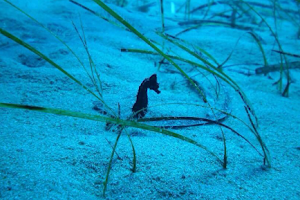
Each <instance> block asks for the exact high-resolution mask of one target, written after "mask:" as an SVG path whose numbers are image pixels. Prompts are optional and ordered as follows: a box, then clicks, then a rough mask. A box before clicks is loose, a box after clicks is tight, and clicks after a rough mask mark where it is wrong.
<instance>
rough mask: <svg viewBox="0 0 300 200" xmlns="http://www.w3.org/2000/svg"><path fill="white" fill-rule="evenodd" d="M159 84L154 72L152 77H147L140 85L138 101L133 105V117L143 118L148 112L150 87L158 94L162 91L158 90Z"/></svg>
mask: <svg viewBox="0 0 300 200" xmlns="http://www.w3.org/2000/svg"><path fill="white" fill-rule="evenodd" d="M158 88H159V84H158V83H157V76H156V74H153V75H152V76H150V78H146V79H145V80H144V81H143V82H142V83H141V85H140V87H139V91H138V94H137V96H136V102H135V103H134V105H133V107H132V112H133V113H134V114H133V117H134V118H137V119H140V118H143V117H144V116H145V115H146V113H147V107H148V94H147V91H148V89H150V90H154V91H155V92H156V93H157V94H159V93H160V91H159V90H158Z"/></svg>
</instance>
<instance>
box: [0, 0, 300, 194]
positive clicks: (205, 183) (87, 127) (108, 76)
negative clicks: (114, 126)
mask: <svg viewBox="0 0 300 200" xmlns="http://www.w3.org/2000/svg"><path fill="white" fill-rule="evenodd" d="M79 2H80V3H83V4H84V5H85V6H87V7H89V8H91V9H92V10H94V11H96V12H97V13H101V14H102V15H103V16H104V17H108V18H109V19H111V20H112V21H113V22H117V21H116V20H114V19H113V18H112V17H110V16H109V15H108V14H106V13H105V12H104V11H103V10H102V9H101V8H100V7H99V6H97V5H96V4H95V3H94V2H92V1H79ZM171 2H173V5H175V6H176V8H178V7H179V6H180V5H181V4H182V3H183V1H179V0H177V1H165V24H166V32H167V33H168V34H171V35H175V34H176V33H178V32H180V31H182V30H184V29H185V28H187V27H188V26H183V25H178V22H182V21H185V20H184V14H183V11H181V12H178V13H176V14H172V12H171V8H170V5H171ZM205 2H206V1H203V4H205ZM280 2H282V4H283V6H286V7H290V8H291V9H292V8H295V10H296V7H293V4H292V3H290V4H288V5H287V4H286V3H285V1H280ZM12 3H14V4H16V5H18V6H19V7H20V8H22V9H23V10H24V11H26V12H27V13H29V14H30V15H32V16H33V17H34V18H36V19H38V20H39V21H40V22H41V23H42V24H43V25H45V26H46V27H47V28H49V29H50V30H51V31H53V32H54V33H55V34H57V35H58V36H59V37H60V38H61V39H62V40H63V41H65V42H66V44H68V45H69V46H70V48H72V49H73V50H74V52H76V54H77V55H78V57H79V58H80V59H82V61H83V63H84V64H85V65H86V66H87V67H89V60H88V56H87V54H86V52H85V49H84V48H83V45H82V43H81V41H80V38H79V37H78V34H77V33H76V31H75V29H74V27H73V25H72V21H73V22H74V24H75V25H76V27H77V28H78V30H79V32H80V33H81V34H82V32H81V28H80V19H81V20H82V23H83V29H84V33H85V37H86V40H87V44H88V48H89V51H90V54H91V56H92V58H93V60H94V62H95V64H96V66H97V67H98V70H99V73H100V74H101V80H102V85H103V96H104V99H105V102H106V103H107V104H108V105H109V106H110V107H111V108H112V109H113V110H114V111H115V112H117V110H118V104H119V105H120V110H121V118H122V119H126V118H127V117H128V116H129V115H130V114H131V108H132V105H133V104H134V102H135V100H136V94H137V91H138V88H139V85H140V84H141V82H142V81H143V80H144V79H145V78H148V77H149V76H151V75H152V74H157V77H158V82H159V83H160V90H161V94H159V95H158V94H156V93H154V92H153V91H149V92H148V95H149V108H148V113H147V117H157V116H158V117H159V116H198V117H207V116H209V115H210V113H209V112H210V111H209V110H207V109H203V108H201V107H197V109H195V107H193V106H189V105H188V104H200V105H205V104H204V103H203V101H202V100H201V98H199V95H198V94H197V93H195V90H194V89H193V88H192V87H190V86H189V85H188V82H187V81H186V79H185V78H184V77H183V76H182V75H181V74H180V73H179V72H178V70H177V69H175V68H174V67H173V66H172V65H170V64H168V63H167V62H165V63H164V64H162V65H161V67H160V69H158V62H159V61H160V60H161V58H160V57H158V56H153V55H144V54H136V53H129V52H121V51H120V50H121V49H122V48H135V49H146V50H151V49H150V48H149V46H147V45H146V44H145V43H144V42H143V41H141V39H139V38H138V37H136V36H135V35H134V34H132V33H130V32H128V31H126V30H124V29H121V28H120V27H117V26H114V25H112V24H111V23H108V22H107V21H105V20H103V19H100V18H98V17H96V16H95V15H93V14H91V13H90V12H88V11H86V10H84V9H82V8H80V7H78V6H76V5H74V4H72V3H70V2H69V1H46V0H42V1H37V0H35V1H30V2H29V1H28V2H26V1H17V0H14V1H12ZM136 4H137V2H133V3H129V4H128V5H127V6H126V7H124V8H121V7H118V6H116V5H115V4H108V5H109V6H110V7H111V8H113V9H114V10H115V11H116V12H117V13H119V14H120V15H121V16H122V17H123V18H124V19H126V20H127V21H128V22H130V23H131V24H132V25H133V26H134V27H136V28H137V30H139V31H140V32H141V33H143V34H144V35H145V36H146V37H149V38H151V39H153V40H156V41H157V42H160V43H162V38H160V37H159V36H158V35H157V34H155V30H156V29H159V28H160V26H161V18H160V7H159V4H158V3H156V4H155V3H154V4H150V5H151V6H149V10H141V9H138V7H137V5H136ZM140 5H142V2H140ZM191 6H192V7H193V6H194V7H196V4H195V5H194V4H192V5H191ZM217 8H218V9H220V11H221V10H222V9H223V7H222V6H219V7H217ZM212 9H213V8H212ZM142 11H143V12H142ZM210 12H217V11H216V10H211V11H210ZM210 12H209V15H211V13H210ZM203 15H204V13H203V12H199V13H195V14H193V15H191V19H202V17H203ZM264 16H265V17H266V19H267V21H268V22H269V23H270V24H271V25H272V28H274V27H275V26H274V23H273V22H274V19H273V18H272V17H271V16H272V15H268V13H264ZM298 19H299V17H298ZM219 20H220V19H219ZM242 20H243V19H242ZM238 22H239V23H240V24H241V23H242V25H244V26H249V27H252V28H253V30H254V31H255V32H256V33H257V34H258V35H259V36H260V37H261V39H262V46H263V48H264V50H265V53H266V57H267V59H268V63H269V64H278V63H280V57H279V54H278V53H276V52H274V51H272V50H278V48H277V46H276V43H275V40H274V38H273V37H272V35H271V33H270V31H269V30H268V28H267V27H266V26H263V25H261V26H259V27H257V26H254V25H253V24H250V23H249V22H247V21H246V20H245V22H243V21H238ZM0 28H2V29H5V30H6V31H9V32H10V33H12V34H14V35H15V36H17V37H19V38H21V39H22V40H24V41H25V42H27V43H29V44H30V45H32V46H34V47H35V48H37V49H38V50H39V51H41V52H43V53H44V54H45V55H46V56H48V57H49V58H51V59H52V60H54V61H55V62H56V63H57V64H59V65H60V66H61V67H62V68H63V69H64V70H66V71H67V72H69V73H70V74H72V75H73V76H74V77H75V78H77V79H78V80H80V81H81V82H82V83H83V84H85V85H87V86H88V87H90V88H91V89H92V90H93V91H95V87H94V86H93V84H92V83H91V81H90V79H89V77H88V75H87V74H86V72H85V70H84V69H83V68H82V66H81V65H80V64H79V62H78V61H77V60H76V58H75V57H74V56H73V55H72V54H71V53H70V51H68V49H67V48H65V46H64V45H63V44H61V43H60V42H59V41H58V40H56V39H55V38H54V37H53V36H52V35H51V34H49V33H48V32H47V31H46V30H44V29H43V28H41V27H40V26H39V25H38V24H36V23H35V22H34V21H32V20H30V19H29V18H28V17H26V16H25V15H24V14H22V13H20V12H19V11H17V10H16V9H15V8H13V7H12V6H10V5H8V4H7V3H5V2H4V1H1V2H0ZM298 28H299V27H298ZM276 30H277V34H278V38H279V39H280V42H281V44H282V47H283V49H284V50H285V51H286V52H291V53H294V54H298V55H299V52H300V45H299V44H300V40H299V39H297V37H296V35H297V27H295V25H293V23H292V22H291V21H289V20H287V19H285V18H284V17H283V19H282V18H278V20H277V29H276ZM248 31H249V30H244V29H241V28H232V27H226V26H225V27H224V26H216V25H215V26H203V27H201V28H199V29H195V30H191V31H188V32H186V33H184V34H182V35H180V36H179V37H180V38H181V39H184V40H186V41H188V42H189V43H191V44H193V45H195V46H199V47H201V48H202V49H205V50H206V51H207V52H209V53H210V54H211V55H213V57H214V58H216V60H218V62H220V63H221V62H223V61H224V60H225V59H226V58H227V57H228V55H229V54H230V53H231V51H232V49H234V51H233V54H232V56H231V58H230V59H229V61H228V62H227V63H226V64H225V66H224V72H225V73H226V74H228V75H229V76H230V77H231V78H232V79H233V80H234V81H236V83H237V84H238V85H239V86H240V87H241V88H242V90H243V91H244V92H245V94H246V95H247V97H248V99H249V101H250V102H251V104H252V106H253V108H254V110H255V112H256V115H257V117H258V121H259V128H258V131H259V133H260V134H261V135H262V137H263V139H264V141H265V143H266V145H267V147H268V149H269V151H270V158H271V163H272V168H270V169H268V168H265V167H263V158H262V157H261V156H260V155H259V154H258V153H257V152H256V151H255V149H253V148H252V147H251V146H250V145H249V144H248V143H247V142H245V141H244V140H243V139H242V138H240V137H237V135H235V134H233V133H232V132H231V131H228V130H224V133H225V135H226V139H227V148H228V168H227V169H226V170H224V169H223V168H222V166H221V165H220V163H218V162H217V161H216V159H215V158H214V157H212V156H211V155H210V154H208V153H207V152H206V151H204V150H203V149H201V148H198V147H196V146H194V145H192V144H189V143H186V142H184V141H181V140H178V139H176V138H173V137H168V136H165V135H162V134H159V133H155V132H150V131H144V130H141V129H134V128H126V129H125V130H124V133H123V134H122V135H121V137H120V140H119V143H118V147H117V149H116V152H117V154H116V155H115V157H114V159H113V161H112V169H111V173H110V177H109V183H108V187H107V191H106V197H105V199H124V200H128V199H191V200H194V199H300V131H299V124H300V116H299V113H300V86H299V81H300V72H299V69H291V70H290V73H291V78H292V84H291V87H290V91H289V97H288V98H286V97H282V96H281V95H280V93H279V92H278V90H277V87H276V86H273V85H272V84H273V83H274V82H275V81H276V80H278V78H279V72H278V71H277V72H272V73H269V74H268V75H266V76H264V75H257V74H255V69H256V68H258V67H262V66H263V57H262V54H261V52H260V50H259V48H258V46H257V44H256V43H255V41H254V40H253V38H252V37H251V36H250V34H248V33H247V32H248ZM239 38H241V39H240V40H239V42H238V43H236V42H237V40H238V39H239ZM165 43H166V44H165V45H166V46H165V48H166V49H165V50H167V49H168V45H169V46H171V47H172V50H174V52H177V53H178V54H177V55H178V56H186V58H189V59H192V60H193V61H197V60H196V59H194V58H191V56H189V55H188V54H187V53H184V51H182V50H180V49H179V48H176V47H174V45H173V46H172V45H171V44H169V43H167V42H166V41H165ZM193 45H191V49H192V50H193V51H196V50H195V49H193V48H194V47H195V46H193ZM235 45H236V46H235ZM0 52H1V54H0V55H1V56H0V97H1V102H2V103H15V104H23V105H34V106H42V107H50V108H59V109H65V110H72V111H79V112H84V113H90V114H99V113H98V112H97V111H95V110H93V107H94V104H95V102H96V103H97V99H96V98H95V97H94V96H92V95H91V94H89V93H88V92H87V91H86V90H84V89H83V88H82V87H81V86H80V85H78V84H76V83H75V82H74V81H73V80H71V79H69V78H68V77H67V76H66V75H64V74H63V73H61V72H60V71H59V70H57V69H55V68H54V67H53V66H51V65H50V64H49V63H47V62H46V61H44V60H42V59H41V58H39V57H38V56H36V55H35V54H33V53H32V52H30V51H28V50H27V49H25V48H24V47H22V46H20V45H18V44H17V43H15V42H13V41H11V40H9V39H7V38H6V37H5V36H3V35H0ZM287 58H288V61H289V62H297V61H299V58H294V57H287ZM197 62H198V63H199V61H197ZM179 66H180V67H182V69H184V70H185V71H186V72H187V73H188V74H189V76H193V77H194V78H195V80H197V82H199V84H200V85H201V87H202V88H203V90H204V91H205V93H206V94H207V97H208V100H209V102H210V103H211V105H212V106H213V107H218V108H219V109H226V111H228V112H230V113H232V114H233V115H236V116H238V117H239V118H241V119H242V120H244V121H247V123H248V125H250V124H249V122H248V118H247V114H245V109H244V104H243V102H242V101H241V98H240V96H239V95H238V94H237V93H236V92H235V91H234V90H233V89H232V88H230V86H228V85H227V84H226V83H225V82H223V81H220V85H221V86H220V88H221V92H220V98H219V99H216V97H215V93H214V87H212V86H211V85H210V84H209V81H208V80H211V81H214V80H215V79H214V77H211V76H209V77H208V78H205V77H206V75H207V72H203V71H202V73H200V75H199V71H197V70H195V68H194V67H191V66H188V65H186V64H184V63H180V62H179ZM87 69H89V68H87ZM195 75H198V76H195ZM171 103H181V105H173V104H171ZM155 105H160V106H155ZM151 106H153V107H151ZM159 123H160V125H161V124H164V123H166V124H167V122H159ZM222 123H224V124H226V125H228V126H230V127H232V128H233V129H234V130H236V131H237V132H239V133H241V134H243V135H244V136H245V137H247V138H248V139H249V141H250V142H251V143H253V145H254V146H255V147H256V148H257V149H258V150H259V151H260V152H261V149H260V146H259V144H258V142H257V140H256V139H255V137H254V136H253V134H252V133H251V132H250V131H249V129H247V127H246V126H244V125H243V124H242V123H240V122H239V121H237V120H234V119H233V118H226V119H225V120H224V121H223V122H222ZM151 125H155V123H152V124H151ZM170 130H171V131H174V132H176V133H179V134H182V135H184V136H186V137H189V138H192V139H193V140H196V141H197V142H199V143H201V144H203V145H205V146H206V147H208V148H209V149H210V150H212V151H213V152H215V153H216V154H217V156H219V157H220V158H222V156H223V150H222V149H223V146H222V144H223V143H222V136H221V133H220V128H219V127H218V126H216V125H207V126H200V127H188V128H184V129H179V130H172V129H170ZM126 134H128V135H131V139H132V141H133V144H134V147H135V150H136V156H137V171H136V173H132V172H131V168H132V149H131V145H130V142H129V140H128V137H127V135H126ZM116 137H117V134H116V132H114V131H112V130H110V131H107V130H106V129H105V123H102V122H95V121H89V120H84V119H78V118H72V117H64V116H58V115H53V114H45V113H40V112H33V111H27V110H18V109H9V108H0V157H1V159H0V199H72V200H73V199H80V200H82V199H101V198H104V197H103V196H102V191H103V181H104V179H105V176H106V171H107V168H108V163H109V159H110V156H111V152H112V146H113V144H114V142H115V140H116Z"/></svg>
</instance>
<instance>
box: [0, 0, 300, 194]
mask: <svg viewBox="0 0 300 200" xmlns="http://www.w3.org/2000/svg"><path fill="white" fill-rule="evenodd" d="M4 1H5V2H6V3H7V4H9V5H10V6H12V7H14V8H15V9H16V10H18V12H21V13H23V14H24V15H25V16H26V17H28V18H29V19H30V20H31V22H33V23H36V24H38V25H39V26H40V27H41V28H43V29H44V31H45V32H48V33H50V34H51V35H52V36H53V37H54V38H56V39H57V40H58V41H59V42H60V43H61V45H62V46H64V47H65V48H66V49H67V50H68V51H69V53H65V55H66V56H74V57H75V58H76V60H77V61H78V63H79V64H80V66H81V67H82V68H83V69H84V71H85V73H86V74H87V77H88V78H89V82H90V84H85V83H83V82H82V81H81V80H79V79H78V78H76V76H74V75H72V74H71V73H69V72H68V71H67V70H65V69H64V67H63V66H61V65H59V64H58V63H57V62H56V60H55V59H52V58H51V56H48V55H46V53H44V52H41V51H39V50H38V49H37V48H35V47H34V44H30V42H28V41H25V40H24V39H22V38H19V37H18V36H16V35H15V34H14V33H12V32H9V31H8V30H6V29H5V28H4V27H0V33H1V35H2V36H1V37H6V38H8V39H10V40H12V41H14V42H16V43H17V44H19V45H20V46H23V47H24V48H25V49H27V50H29V51H31V52H32V53H34V54H36V55H37V56H39V60H35V61H36V62H39V63H40V62H41V59H42V60H43V62H47V63H49V64H50V65H51V66H53V67H54V68H56V69H57V70H59V71H60V72H61V73H63V74H64V75H65V76H66V77H68V79H70V80H71V81H73V82H74V83H76V84H78V85H79V86H81V88H82V90H85V91H86V92H87V93H89V94H90V95H92V96H93V97H94V98H95V100H96V103H95V107H94V110H97V112H98V113H99V114H90V113H88V112H84V111H82V112H77V111H71V110H66V109H58V108H50V107H42V106H36V105H24V104H16V103H15V102H6V100H5V99H2V98H1V102H0V107H2V108H7V109H23V110H28V111H35V112H41V113H49V114H55V115H61V116H62V117H64V116H65V117H73V118H81V119H86V120H91V121H95V122H101V123H103V124H105V130H106V131H109V130H113V129H114V130H115V133H116V137H115V141H114V143H113V144H112V151H111V155H110V158H109V161H108V167H107V171H106V174H105V178H104V180H103V196H105V192H106V190H107V185H108V184H109V175H110V171H111V168H112V163H113V158H114V157H115V156H116V154H117V152H116V149H117V146H118V144H119V140H120V138H121V136H126V137H127V138H128V141H129V143H130V146H131V150H132V162H131V171H132V173H135V172H136V171H137V168H138V165H137V156H136V150H135V145H134V142H133V140H132V135H131V133H130V131H129V130H131V129H128V128H129V127H131V128H136V129H139V130H141V131H151V132H155V133H158V134H162V135H166V136H170V137H174V138H176V139H178V140H181V141H183V142H186V143H189V144H192V145H195V146H197V147H199V148H201V149H202V150H204V151H205V152H206V153H207V155H209V156H212V157H214V158H215V160H216V161H217V163H219V164H220V166H221V168H224V169H226V168H228V167H230V165H229V164H228V140H227V138H226V134H228V132H231V133H233V134H234V135H235V136H237V137H239V138H240V139H241V140H242V141H243V142H246V143H247V144H248V145H250V146H251V147H252V148H253V150H254V151H255V152H256V153H257V155H258V156H259V158H260V159H261V161H262V164H263V166H264V168H271V158H270V155H269V154H270V153H269V150H268V147H267V146H266V143H265V141H264V139H263V136H262V135H261V134H260V130H259V121H258V117H257V115H259V113H258V114H257V113H256V112H255V109H254V108H253V106H252V104H251V102H250V101H249V99H248V97H247V93H246V92H245V91H244V90H243V88H241V87H240V86H239V85H238V83H237V82H236V81H235V80H234V79H233V78H232V77H230V75H228V73H227V72H226V69H231V68H232V67H235V69H236V66H230V65H227V62H228V61H229V60H230V58H231V56H233V55H234V51H236V45H237V44H238V43H239V41H240V40H242V38H246V37H249V38H251V39H252V40H253V42H254V43H255V44H256V45H257V49H258V51H259V52H260V53H261V58H262V60H261V61H258V62H260V63H263V64H260V66H259V67H257V68H256V69H251V70H250V69H247V71H246V73H247V75H249V76H250V75H251V76H254V75H261V74H263V75H265V76H267V75H268V74H269V73H271V72H278V73H279V77H278V79H277V80H275V81H274V85H276V86H277V88H278V91H279V94H280V95H282V96H283V97H288V96H289V91H290V87H292V86H293V83H294V82H293V79H292V76H291V74H292V70H294V69H299V68H300V61H289V58H294V59H298V58H300V55H298V54H297V53H295V52H287V51H285V49H284V47H283V46H282V44H281V41H280V37H279V36H278V34H277V30H276V24H277V23H279V21H284V20H289V21H292V22H293V24H294V25H295V26H296V27H298V30H299V31H298V32H295V33H294V35H295V38H297V37H298V39H299V38H300V14H299V13H300V12H299V8H300V5H299V4H300V2H299V1H294V4H295V5H297V6H298V7H297V9H298V10H295V9H290V8H286V7H284V6H282V5H281V4H280V2H279V1H276V0H270V1H266V2H263V3H257V2H252V1H244V0H231V1H207V3H199V5H198V6H196V7H192V5H191V1H190V0H186V1H182V4H181V5H180V6H179V8H178V9H177V10H176V9H172V10H173V11H174V12H175V13H182V16H180V17H178V19H175V22H176V26H168V24H167V23H166V20H165V19H167V18H169V16H166V14H165V4H164V1H163V0H160V1H159V6H160V14H161V16H160V19H161V21H160V22H161V25H160V28H156V29H155V30H152V32H153V35H152V37H148V36H147V35H146V33H143V32H141V31H139V29H138V28H136V27H135V26H134V25H132V23H131V22H130V21H129V20H127V19H124V18H123V17H122V16H121V15H119V14H118V12H117V11H116V10H114V9H112V8H111V6H109V4H107V3H105V2H104V1H101V0H91V1H92V2H94V4H95V5H97V6H98V7H97V8H98V9H99V10H100V9H101V12H103V11H104V12H105V13H106V15H103V14H100V13H101V12H99V11H98V10H93V9H91V8H89V7H88V6H86V5H84V3H80V2H79V1H75V0H70V1H69V2H68V3H69V4H70V7H71V6H77V7H80V8H81V9H82V10H83V11H87V12H88V13H90V14H92V15H93V16H94V17H95V18H100V19H101V20H105V21H106V22H108V23H109V24H111V25H113V26H116V27H118V28H120V30H122V31H126V32H130V33H132V36H137V37H138V38H139V39H140V40H141V41H142V42H143V44H144V48H143V49H142V48H132V47H123V48H121V49H120V52H121V53H122V54H129V53H130V54H133V55H147V56H153V58H154V59H155V64H156V67H157V71H158V72H159V73H160V74H163V73H166V72H169V73H170V74H180V75H181V76H182V77H183V78H184V80H185V90H186V91H192V92H193V94H194V95H193V96H191V97H190V98H191V102H192V103H189V102H185V103H182V102H177V103H176V102H175V103H166V104H161V105H155V106H153V104H151V103H149V102H151V99H150V98H148V96H147V94H148V92H153V91H154V92H155V93H156V94H160V93H163V92H164V91H163V90H164V89H165V88H159V76H160V74H153V75H151V76H150V77H143V78H140V86H139V88H136V91H137V95H136V101H135V103H134V104H133V105H129V106H130V107H131V108H132V113H131V115H130V116H127V117H126V118H122V117H121V116H122V115H121V108H120V105H118V108H117V109H114V108H113V107H112V105H110V102H108V101H106V100H105V90H104V89H103V88H104V86H103V85H104V84H105V83H104V81H103V80H102V78H101V77H102V74H101V73H100V71H99V67H100V66H98V64H97V63H96V62H95V61H94V60H93V55H92V53H91V51H90V50H91V49H90V48H89V46H88V42H87V38H86V36H85V32H84V31H85V30H84V29H85V28H84V27H83V24H84V21H82V19H81V18H80V17H79V18H80V26H76V24H75V23H74V22H70V23H72V26H73V28H74V30H75V31H76V33H77V36H78V38H77V39H78V40H79V41H80V42H81V44H82V47H83V48H84V50H85V53H86V55H87V57H88V65H86V64H84V62H83V61H82V58H81V57H80V56H79V55H77V54H76V53H75V50H73V49H72V48H71V47H70V46H69V45H68V44H67V43H66V42H64V41H63V39H61V38H60V37H59V36H58V34H57V33H56V32H55V30H54V31H53V30H50V29H51V28H49V27H47V26H45V25H43V24H42V23H41V22H40V21H39V19H36V18H34V17H32V16H31V15H30V13H27V12H25V11H23V10H22V8H20V7H18V5H15V4H13V3H12V2H10V1H9V0H4ZM202 2H204V1H202ZM110 3H114V4H115V5H117V6H120V7H125V8H126V6H127V5H128V4H129V3H128V1H126V0H115V1H112V2H110ZM136 3H137V10H138V11H140V12H147V11H148V10H149V9H153V8H152V7H154V5H155V4H158V3H153V2H150V1H143V2H139V1H136ZM193 5H194V4H193ZM217 6H224V7H225V9H224V10H223V11H221V12H220V11H216V9H215V8H216V7H217ZM195 13H201V15H200V16H201V18H199V17H197V18H196V17H194V16H195ZM270 16H271V17H273V19H274V21H273V22H272V25H270V23H271V22H270V19H269V17H270ZM246 22H247V23H246ZM204 26H221V27H228V28H230V29H238V30H242V31H244V34H243V35H242V36H241V37H240V38H237V40H236V45H235V46H234V47H233V48H232V49H231V50H229V52H227V53H228V55H227V54H226V55H227V56H226V59H225V60H223V61H220V59H219V58H217V57H214V56H213V55H212V54H211V53H209V51H210V50H209V49H203V48H202V47H201V46H198V45H197V44H192V43H191V42H190V41H189V40H188V39H182V38H181V36H184V35H185V34H187V33H189V32H191V31H193V30H197V29H201V27H204ZM274 27H275V28H274ZM263 28H264V29H267V30H268V31H269V33H270V34H271V35H272V37H273V38H274V41H275V42H274V49H273V53H274V54H276V55H277V56H279V58H280V63H275V64H269V62H268V57H267V55H268V54H267V52H266V51H265V49H264V43H265V41H264V38H262V37H261V36H260V35H259V31H257V30H259V29H263ZM32 37H34V35H33V36H32ZM115 40H122V38H119V37H116V39H115ZM20 59H21V62H23V61H22V59H23V60H24V62H26V59H25V58H24V56H23V57H21V58H20ZM28 65H32V66H34V64H31V63H29V64H28ZM41 65H42V64H41ZM251 71H252V72H251ZM195 72H196V73H195ZM237 72H238V73H245V72H244V71H243V72H241V71H237ZM195 74H196V75H195ZM199 77H200V78H199ZM177 84H179V83H178V82H176V81H174V83H172V87H174V88H175V87H177ZM148 89H149V90H148ZM13 92H17V91H13ZM182 95H183V94H182ZM186 95H189V94H188V92H187V94H186ZM232 96H234V97H236V98H239V99H240V103H241V105H240V106H242V107H243V108H244V116H246V117H243V116H237V115H234V114H232V113H233V112H232V109H231V108H230V98H233V97H232ZM283 97H282V98H283ZM194 99H197V102H198V103H194V101H193V100H194ZM200 102H201V103H200ZM173 104H174V105H177V106H193V107H194V109H195V110H196V109H198V108H202V109H204V110H206V112H207V114H206V115H205V116H195V115H173V114H165V113H158V112H159V110H160V108H164V107H168V106H171V105H173ZM148 105H150V106H148ZM155 107H158V108H157V109H154V110H155V114H153V113H152V114H149V113H148V111H149V110H151V109H153V108H155ZM153 115H154V116H153ZM229 118H231V119H233V120H236V121H238V122H239V123H241V124H242V125H243V126H244V127H245V128H246V129H247V130H248V131H249V132H250V133H251V134H252V135H253V137H254V138H255V139H256V141H252V140H251V139H249V138H248V137H247V134H244V133H241V132H239V131H238V130H236V128H235V127H231V126H230V125H228V124H226V120H228V119H229ZM207 125H210V126H216V127H218V130H219V133H220V138H221V143H222V156H220V152H215V151H213V150H211V148H209V147H207V146H206V145H204V144H202V143H201V142H199V141H197V140H195V139H193V138H191V137H188V136H186V135H184V134H182V132H180V133H177V132H176V130H177V129H185V128H191V127H202V126H207ZM200 131H201V129H200Z"/></svg>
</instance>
